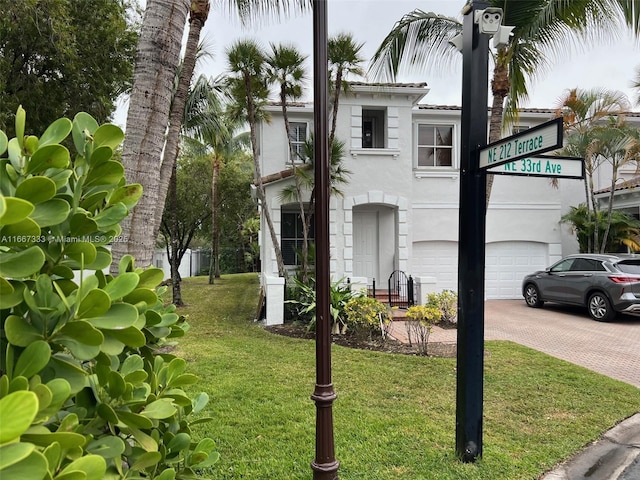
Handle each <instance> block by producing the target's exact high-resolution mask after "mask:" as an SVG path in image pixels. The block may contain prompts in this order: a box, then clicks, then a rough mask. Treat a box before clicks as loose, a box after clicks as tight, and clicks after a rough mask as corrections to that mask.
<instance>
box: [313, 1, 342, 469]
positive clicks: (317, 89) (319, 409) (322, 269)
mask: <svg viewBox="0 0 640 480" xmlns="http://www.w3.org/2000/svg"><path fill="white" fill-rule="evenodd" d="M313 52H314V53H313V97H314V99H313V109H314V138H315V145H314V155H315V190H316V204H315V240H316V386H315V389H314V392H313V394H312V395H311V399H312V400H314V401H315V403H316V456H315V460H314V461H313V462H312V463H311V468H312V469H313V478H314V480H334V479H337V478H338V474H337V471H338V466H339V465H340V464H339V462H338V461H337V460H336V458H335V453H334V441H333V412H332V408H333V401H334V400H335V399H336V394H335V392H334V390H333V384H332V383H331V314H330V308H329V306H330V296H329V292H330V282H331V278H330V275H331V274H330V271H329V268H330V267H329V144H328V125H329V122H328V97H329V87H328V81H327V79H328V53H327V2H326V0H314V2H313Z"/></svg>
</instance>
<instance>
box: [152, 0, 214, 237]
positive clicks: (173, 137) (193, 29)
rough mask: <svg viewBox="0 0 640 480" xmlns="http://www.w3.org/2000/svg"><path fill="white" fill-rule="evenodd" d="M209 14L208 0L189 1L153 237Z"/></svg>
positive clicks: (173, 162) (161, 209) (178, 141)
mask: <svg viewBox="0 0 640 480" xmlns="http://www.w3.org/2000/svg"><path fill="white" fill-rule="evenodd" d="M208 15H209V0H193V1H192V2H191V14H190V16H189V35H188V37H187V44H186V47H185V53H184V59H183V61H182V69H181V71H180V78H179V79H178V88H177V89H176V92H175V95H174V97H173V103H172V105H171V113H170V115H169V130H168V132H167V143H166V145H165V149H164V158H163V161H162V167H161V168H160V181H159V185H158V201H157V203H156V210H155V216H154V226H153V238H154V239H155V238H157V236H158V233H159V231H160V223H161V222H162V211H163V210H164V200H165V197H166V196H167V189H168V188H169V180H170V178H171V172H172V171H173V167H174V166H175V164H176V159H177V158H178V151H179V147H180V131H181V130H182V122H183V120H184V108H185V105H186V103H187V95H188V93H189V85H190V84H191V78H192V77H193V70H194V69H195V65H196V54H197V52H198V42H199V41H200V32H201V31H202V27H204V24H205V22H206V21H207V17H208Z"/></svg>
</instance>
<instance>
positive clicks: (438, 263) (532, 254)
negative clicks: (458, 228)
mask: <svg viewBox="0 0 640 480" xmlns="http://www.w3.org/2000/svg"><path fill="white" fill-rule="evenodd" d="M547 250H548V248H547V245H546V244H544V243H537V242H495V243H489V244H487V246H486V250H485V252H486V253H485V287H484V289H485V298H487V299H507V298H522V292H521V288H522V287H521V284H522V278H523V277H524V276H525V275H527V274H529V273H531V272H534V271H536V270H543V269H545V268H546V267H548V266H549V265H548V260H547ZM412 257H413V258H412V267H411V271H410V272H408V273H410V274H411V275H413V276H425V277H435V279H436V281H437V284H436V288H437V289H438V290H445V289H450V290H454V291H457V290H458V243H457V242H416V243H414V244H413V255H412Z"/></svg>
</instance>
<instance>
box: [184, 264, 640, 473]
mask: <svg viewBox="0 0 640 480" xmlns="http://www.w3.org/2000/svg"><path fill="white" fill-rule="evenodd" d="M257 294H258V284H257V277H256V276H255V274H242V275H229V276H223V277H222V279H220V280H216V284H215V285H213V286H211V285H208V284H207V279H206V278H203V277H200V278H191V279H186V280H185V281H184V283H183V296H184V299H185V301H186V303H187V304H188V306H187V307H185V308H184V309H181V310H180V312H181V313H183V314H186V315H188V318H189V320H188V321H189V323H190V325H191V329H190V331H189V332H188V333H187V335H186V337H184V338H182V339H180V343H179V345H178V350H177V352H176V353H177V354H178V355H180V356H182V357H183V358H185V359H186V360H187V361H188V362H189V364H190V365H189V367H188V368H189V371H190V372H191V373H195V374H197V375H198V376H199V377H200V379H201V381H200V383H199V384H198V385H197V386H196V387H197V388H196V389H194V390H193V393H195V392H196V391H205V392H207V393H208V394H209V396H210V398H211V401H210V404H209V405H208V407H207V410H208V411H207V412H206V414H207V415H208V416H212V417H213V418H214V419H215V420H214V421H213V422H210V423H207V424H204V425H202V426H200V427H199V428H201V430H199V431H198V433H199V434H202V435H207V436H210V437H212V438H214V439H215V440H216V442H217V447H218V451H219V452H220V454H221V460H220V462H219V463H218V464H217V465H216V468H214V469H213V471H212V472H211V474H210V475H209V476H210V477H211V478H214V479H251V480H259V479H264V480H267V479H268V480H289V479H309V478H311V476H312V470H311V467H310V462H311V461H312V460H313V459H314V455H315V453H314V452H315V450H314V449H315V405H314V403H313V402H312V401H311V400H310V398H309V396H310V395H311V393H312V392H313V388H314V384H315V343H314V342H313V341H310V340H300V339H293V338H288V337H281V336H277V335H273V334H270V333H268V332H266V331H265V330H263V329H262V328H261V327H260V326H259V325H256V324H254V323H253V321H252V319H253V317H254V314H255V308H256V302H257ZM516 320H517V319H516ZM332 363H333V383H334V386H335V389H336V392H337V394H338V399H337V400H336V402H335V403H334V406H333V414H334V433H335V435H334V436H335V445H336V458H337V459H338V460H339V461H340V469H339V471H338V473H339V476H340V479H341V480H356V479H357V480H393V479H406V480H421V479H424V480H427V479H429V480H440V479H442V480H448V479H451V480H453V479H456V480H474V479H496V480H517V479H536V478H539V476H540V475H541V474H543V473H544V472H545V471H547V470H549V469H550V468H551V467H553V465H555V464H556V463H558V462H559V461H561V460H563V459H564V458H567V457H569V456H571V455H572V454H573V453H575V452H576V451H578V450H579V449H580V448H581V447H582V446H584V445H585V444H587V443H589V442H590V441H592V440H594V439H596V438H597V437H598V436H599V435H601V434H602V433H603V432H604V431H606V430H607V429H608V428H610V427H612V426H613V425H615V424H616V423H617V422H619V421H620V420H622V419H624V418H626V417H628V416H630V415H632V414H634V413H635V412H636V411H638V410H639V406H640V389H637V388H635V387H633V386H631V385H627V384H625V383H622V382H619V381H616V380H612V379H610V378H607V377H605V376H603V375H600V374H597V373H594V372H591V371H589V370H586V369H584V368H581V367H578V366H575V365H572V364H570V363H567V362H564V361H562V360H558V359H555V358H553V357H550V356H547V355H545V354H543V353H540V352H536V351H534V350H531V349H528V348H526V347H523V346H520V345H517V344H514V343H510V342H495V341H494V342H487V343H486V357H485V386H484V424H483V428H484V436H483V439H484V442H483V445H484V453H483V458H482V459H481V460H479V461H478V462H476V463H475V464H463V463H461V462H459V461H458V460H457V458H456V456H455V383H456V363H455V359H447V358H427V357H417V356H406V355H395V354H389V353H382V352H371V351H361V350H355V349H349V348H345V347H338V346H333V348H332Z"/></svg>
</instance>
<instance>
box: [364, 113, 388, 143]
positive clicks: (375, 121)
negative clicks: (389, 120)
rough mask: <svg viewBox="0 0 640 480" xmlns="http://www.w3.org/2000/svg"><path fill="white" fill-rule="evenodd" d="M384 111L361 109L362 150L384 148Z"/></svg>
mask: <svg viewBox="0 0 640 480" xmlns="http://www.w3.org/2000/svg"><path fill="white" fill-rule="evenodd" d="M385 116H386V115H385V110H384V109H368V108H363V109H362V148H385V145H384V142H385Z"/></svg>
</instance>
